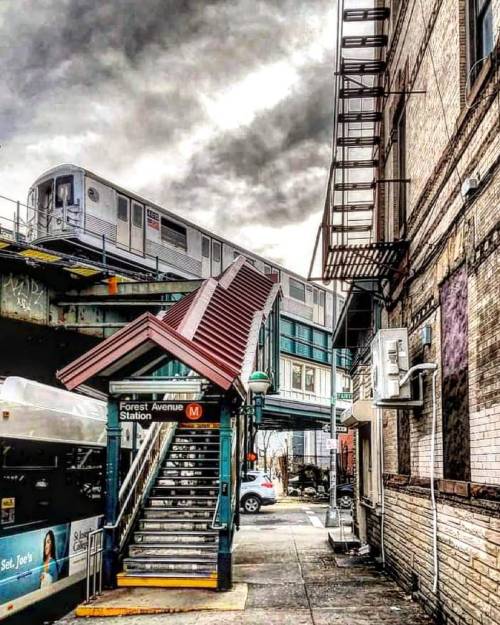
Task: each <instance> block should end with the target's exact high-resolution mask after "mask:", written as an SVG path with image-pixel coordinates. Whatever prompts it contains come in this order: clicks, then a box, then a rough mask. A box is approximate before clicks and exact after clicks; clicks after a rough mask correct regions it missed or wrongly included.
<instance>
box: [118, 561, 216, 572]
mask: <svg viewBox="0 0 500 625" xmlns="http://www.w3.org/2000/svg"><path fill="white" fill-rule="evenodd" d="M215 568H216V560H215V559H198V560H196V559H194V558H193V559H191V560H189V559H187V558H183V561H178V562H175V561H173V560H169V559H168V558H161V559H160V558H157V559H155V560H150V559H148V558H124V560H123V569H124V571H125V572H127V573H129V572H130V573H135V572H136V571H149V572H152V571H155V572H160V571H161V572H166V573H167V572H176V573H177V574H179V573H190V572H193V571H196V572H198V573H204V574H206V575H210V573H212V572H213V571H214V570H215Z"/></svg>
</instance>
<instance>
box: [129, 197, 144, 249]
mask: <svg viewBox="0 0 500 625" xmlns="http://www.w3.org/2000/svg"><path fill="white" fill-rule="evenodd" d="M130 251H131V252H135V253H136V254H144V206H143V205H142V204H139V202H134V201H133V202H132V219H131V222H130Z"/></svg>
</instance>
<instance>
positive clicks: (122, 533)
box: [105, 423, 175, 552]
mask: <svg viewBox="0 0 500 625" xmlns="http://www.w3.org/2000/svg"><path fill="white" fill-rule="evenodd" d="M174 432H175V424H174V423H153V424H151V426H150V427H149V429H148V432H147V434H146V437H145V438H144V440H143V442H142V444H141V446H140V448H139V451H138V452H137V455H136V457H135V458H134V460H133V462H132V464H131V466H130V469H129V470H128V473H127V475H126V477H125V479H124V480H123V484H122V486H121V488H120V491H119V494H118V515H117V518H116V521H115V522H114V523H113V524H106V525H105V529H106V530H108V531H110V530H114V531H116V533H117V535H116V539H117V545H118V547H119V550H120V552H121V551H122V549H123V547H124V545H125V542H126V540H127V537H128V534H129V532H130V530H131V528H132V526H133V524H134V521H135V519H136V516H137V513H138V512H139V509H140V507H141V504H142V502H143V500H144V495H145V494H146V492H148V490H149V485H150V482H151V479H152V478H153V477H154V476H155V475H156V472H157V469H158V467H159V465H160V463H161V462H162V461H163V458H164V455H165V452H166V450H167V448H168V446H169V444H170V441H171V440H172V437H173V434H174Z"/></svg>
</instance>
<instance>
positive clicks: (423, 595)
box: [384, 488, 500, 625]
mask: <svg viewBox="0 0 500 625" xmlns="http://www.w3.org/2000/svg"><path fill="white" fill-rule="evenodd" d="M414 490H415V493H411V492H400V491H397V490H393V489H391V488H386V492H385V522H384V530H385V555H386V566H387V568H388V569H389V570H390V571H391V572H392V573H393V574H394V575H395V576H396V577H397V578H398V579H399V580H400V582H401V583H402V585H403V586H404V587H405V589H406V590H408V591H409V592H411V591H414V592H415V596H416V598H418V599H420V600H421V601H422V603H423V605H424V606H425V607H426V609H427V610H428V611H429V612H430V613H432V614H434V615H435V616H438V617H439V618H440V619H441V620H443V621H444V622H449V623H460V624H462V623H464V624H470V625H486V624H488V625H492V624H496V623H500V594H499V583H500V551H499V548H500V518H499V517H498V516H497V517H493V516H491V514H484V513H479V512H474V511H472V510H471V509H466V508H462V507H460V506H457V505H450V504H449V503H445V502H438V519H439V521H438V553H439V594H438V595H435V594H434V593H433V592H432V583H433V561H432V514H431V505H430V499H429V497H428V494H424V495H423V494H421V493H419V492H418V491H419V489H417V488H415V489H414ZM420 490H423V489H420Z"/></svg>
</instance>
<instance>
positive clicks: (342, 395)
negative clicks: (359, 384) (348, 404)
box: [337, 393, 352, 401]
mask: <svg viewBox="0 0 500 625" xmlns="http://www.w3.org/2000/svg"><path fill="white" fill-rule="evenodd" d="M337 399H341V400H345V401H350V400H351V399H352V393H337Z"/></svg>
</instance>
